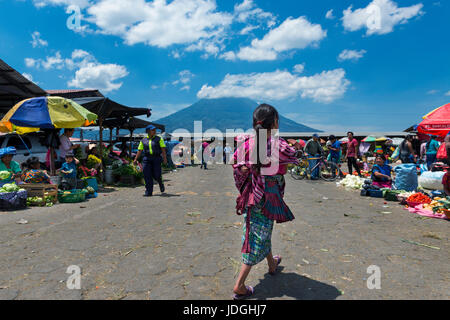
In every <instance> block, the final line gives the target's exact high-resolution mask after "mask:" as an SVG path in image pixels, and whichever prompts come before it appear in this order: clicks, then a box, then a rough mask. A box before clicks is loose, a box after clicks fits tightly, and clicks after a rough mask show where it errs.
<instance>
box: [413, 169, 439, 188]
mask: <svg viewBox="0 0 450 320" xmlns="http://www.w3.org/2000/svg"><path fill="white" fill-rule="evenodd" d="M444 175H445V172H442V171H440V172H439V171H438V172H431V171H427V172H424V173H423V174H421V175H420V177H419V185H420V186H421V187H422V188H424V189H429V190H441V191H442V190H444V185H443V184H442V178H443V177H444Z"/></svg>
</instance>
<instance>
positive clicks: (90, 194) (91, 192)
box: [82, 186, 97, 199]
mask: <svg viewBox="0 0 450 320" xmlns="http://www.w3.org/2000/svg"><path fill="white" fill-rule="evenodd" d="M82 191H83V192H84V194H85V197H86V199H91V198H97V192H96V191H95V189H94V188H93V187H91V186H88V187H86V188H85V189H83V190H82Z"/></svg>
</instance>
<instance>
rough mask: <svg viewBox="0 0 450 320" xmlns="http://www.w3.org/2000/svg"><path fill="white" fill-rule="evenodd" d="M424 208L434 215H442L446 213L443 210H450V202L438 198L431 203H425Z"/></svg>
mask: <svg viewBox="0 0 450 320" xmlns="http://www.w3.org/2000/svg"><path fill="white" fill-rule="evenodd" d="M447 207H448V208H447ZM423 208H424V209H425V210H429V211H433V213H439V214H442V213H444V212H443V211H444V210H443V209H447V210H448V209H450V201H448V199H445V198H439V197H436V198H434V199H433V200H432V201H431V202H430V203H425V204H424V205H423Z"/></svg>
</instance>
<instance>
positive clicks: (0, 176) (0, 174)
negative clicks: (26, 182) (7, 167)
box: [0, 171, 11, 180]
mask: <svg viewBox="0 0 450 320" xmlns="http://www.w3.org/2000/svg"><path fill="white" fill-rule="evenodd" d="M10 177H11V172H10V171H0V180H6V179H9V178H10Z"/></svg>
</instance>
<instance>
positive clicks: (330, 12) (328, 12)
mask: <svg viewBox="0 0 450 320" xmlns="http://www.w3.org/2000/svg"><path fill="white" fill-rule="evenodd" d="M325 18H327V19H330V20H333V19H334V18H335V16H334V15H333V9H331V10H328V11H327V14H326V15H325Z"/></svg>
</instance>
